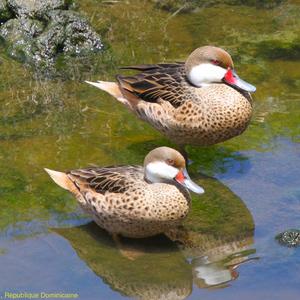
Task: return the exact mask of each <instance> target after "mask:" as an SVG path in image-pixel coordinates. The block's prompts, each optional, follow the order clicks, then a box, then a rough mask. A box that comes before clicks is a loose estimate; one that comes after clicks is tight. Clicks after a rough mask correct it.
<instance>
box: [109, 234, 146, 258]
mask: <svg viewBox="0 0 300 300" xmlns="http://www.w3.org/2000/svg"><path fill="white" fill-rule="evenodd" d="M112 239H113V240H114V242H115V244H116V246H117V248H118V249H119V251H120V253H121V254H122V255H123V256H124V257H126V258H127V259H129V260H135V259H136V258H138V257H139V256H141V255H143V253H142V252H141V251H139V250H137V249H134V248H133V247H129V246H128V245H124V244H123V243H122V241H121V237H120V236H119V235H118V234H117V233H112Z"/></svg>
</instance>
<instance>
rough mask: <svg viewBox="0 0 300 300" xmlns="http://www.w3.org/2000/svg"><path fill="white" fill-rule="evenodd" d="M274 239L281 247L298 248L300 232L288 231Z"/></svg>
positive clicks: (297, 230) (295, 230) (296, 230)
mask: <svg viewBox="0 0 300 300" xmlns="http://www.w3.org/2000/svg"><path fill="white" fill-rule="evenodd" d="M275 239H276V240H277V241H278V242H279V243H280V244H281V245H283V246H286V247H298V246H300V230H299V229H288V230H286V231H284V232H281V233H279V234H278V235H277V236H276V237H275Z"/></svg>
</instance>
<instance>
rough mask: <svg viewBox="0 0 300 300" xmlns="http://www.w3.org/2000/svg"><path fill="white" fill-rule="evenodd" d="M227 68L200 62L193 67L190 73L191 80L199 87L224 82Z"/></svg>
mask: <svg viewBox="0 0 300 300" xmlns="http://www.w3.org/2000/svg"><path fill="white" fill-rule="evenodd" d="M226 72H227V70H226V69H224V68H222V67H220V66H216V65H212V64H200V65H197V66H195V67H193V68H192V69H191V71H190V73H189V74H188V79H189V81H190V82H191V83H192V84H193V85H195V86H198V87H201V86H206V85H208V84H211V83H214V82H222V79H223V78H224V76H225V74H226Z"/></svg>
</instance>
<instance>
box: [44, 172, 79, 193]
mask: <svg viewBox="0 0 300 300" xmlns="http://www.w3.org/2000/svg"><path fill="white" fill-rule="evenodd" d="M44 170H45V171H46V172H47V173H48V174H49V175H50V177H51V178H52V179H53V181H54V182H55V183H56V184H57V185H59V186H60V187H62V188H63V189H65V190H68V191H70V192H71V193H74V194H75V195H78V193H79V191H78V188H77V187H76V186H75V184H74V183H73V182H72V180H71V179H70V178H69V176H68V175H67V174H66V173H63V172H58V171H54V170H50V169H47V168H44Z"/></svg>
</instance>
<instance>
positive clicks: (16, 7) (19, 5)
mask: <svg viewBox="0 0 300 300" xmlns="http://www.w3.org/2000/svg"><path fill="white" fill-rule="evenodd" d="M7 5H8V7H9V8H10V9H11V10H12V11H13V12H14V13H15V15H16V16H18V17H31V18H35V17H43V16H44V14H45V13H47V12H48V11H49V10H54V9H60V8H66V7H67V2H66V1H64V0H39V1H36V0H7Z"/></svg>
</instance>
